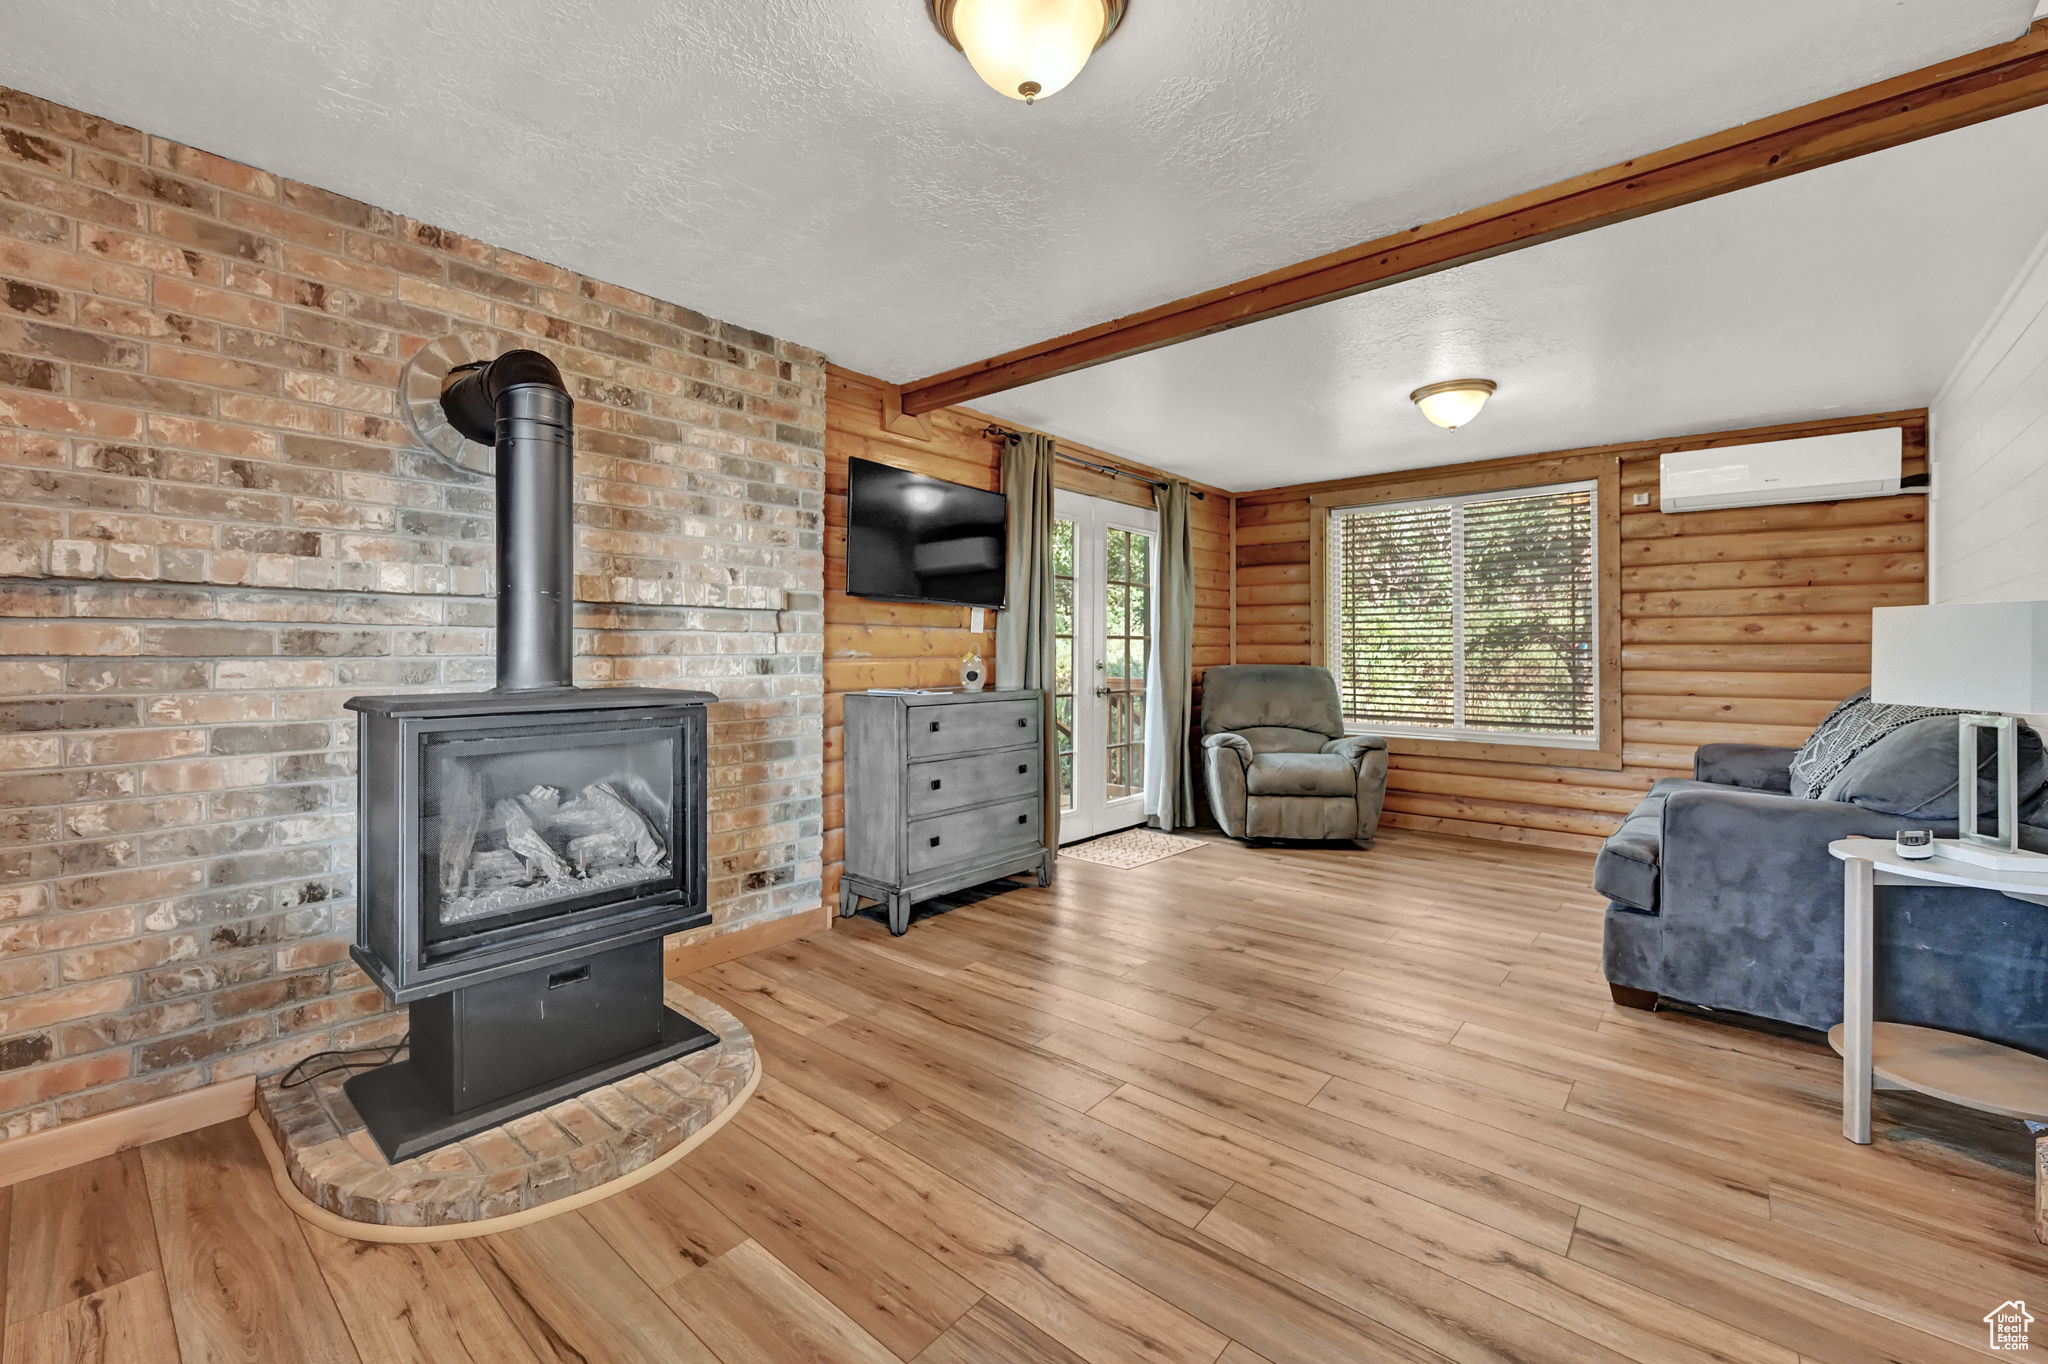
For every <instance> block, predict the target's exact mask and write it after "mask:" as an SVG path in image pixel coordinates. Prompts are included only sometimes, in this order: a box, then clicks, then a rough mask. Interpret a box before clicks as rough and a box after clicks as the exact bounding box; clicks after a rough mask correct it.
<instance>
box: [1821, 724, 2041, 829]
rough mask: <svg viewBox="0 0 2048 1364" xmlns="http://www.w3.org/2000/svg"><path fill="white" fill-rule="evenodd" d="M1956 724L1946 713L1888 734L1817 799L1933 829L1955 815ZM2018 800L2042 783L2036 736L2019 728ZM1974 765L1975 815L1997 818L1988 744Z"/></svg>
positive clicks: (2024, 727)
mask: <svg viewBox="0 0 2048 1364" xmlns="http://www.w3.org/2000/svg"><path fill="white" fill-rule="evenodd" d="M1956 733H1957V731H1956V721H1955V717H1954V715H1952V714H1941V715H1928V716H1923V717H1921V718H1920V719H1918V720H1914V721H1912V722H1911V723H1909V724H1905V725H1902V726H1900V727H1898V728H1897V729H1894V730H1892V731H1891V732H1890V733H1888V734H1886V735H1885V736H1884V737H1883V738H1881V739H1879V740H1878V741H1877V742H1876V743H1873V744H1871V745H1870V746H1869V747H1868V748H1865V749H1864V750H1863V751H1862V752H1861V753H1859V754H1857V755H1856V756H1855V757H1854V758H1851V759H1850V760H1849V764H1848V766H1846V767H1844V768H1843V769H1842V771H1841V773H1840V774H1839V775H1838V776H1836V778H1835V779H1834V780H1833V781H1831V782H1829V783H1828V785H1827V786H1826V787H1825V788H1824V789H1823V790H1822V791H1821V793H1820V799H1822V800H1843V801H1848V802H1849V803H1850V804H1852V805H1860V806H1862V807H1863V808H1864V809H1866V810H1877V811H1880V812H1881V813H1884V814H1888V815H1902V816H1905V817H1907V818H1910V819H1924V820H1927V821H1928V822H1930V823H1935V824H1953V823H1955V822H1956V820H1958V819H1959V818H1960V817H1961V815H1960V811H1961V809H1962V806H1961V803H1960V802H1959V801H1958V800H1957V799H1956ZM2017 746H2018V750H2019V798H2020V800H2021V802H2023V803H2026V802H2029V801H2031V800H2032V798H2033V797H2034V796H2035V795H2036V794H2037V793H2039V791H2040V790H2041V788H2042V785H2043V784H2044V783H2048V761H2044V759H2043V756H2042V752H2041V736H2040V735H2039V734H2038V733H2036V732H2035V731H2034V727H2033V726H2032V725H2029V724H2026V723H2024V722H2022V723H2021V725H2020V727H2019V736H2018V745H2017ZM1985 749H1986V751H1985V755H1984V758H1983V760H1982V761H1981V762H1980V763H1979V765H1978V786H1977V790H1978V799H1977V805H1978V813H1979V814H1980V815H1982V816H1985V817H1987V818H1988V817H1992V816H1995V815H1996V814H1997V813H1998V792H1997V788H1996V786H1995V785H1994V784H1993V783H1994V781H1995V774H1996V772H1997V758H1996V755H1995V752H1994V751H1993V750H1992V749H1991V747H1990V745H1988V744H1987V745H1985Z"/></svg>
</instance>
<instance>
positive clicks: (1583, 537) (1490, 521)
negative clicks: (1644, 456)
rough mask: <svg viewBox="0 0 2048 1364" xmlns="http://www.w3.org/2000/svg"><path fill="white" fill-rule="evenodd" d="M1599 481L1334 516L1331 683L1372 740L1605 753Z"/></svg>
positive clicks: (1343, 510) (1329, 550)
mask: <svg viewBox="0 0 2048 1364" xmlns="http://www.w3.org/2000/svg"><path fill="white" fill-rule="evenodd" d="M1594 513H1595V508H1594V485H1593V484H1591V483H1572V484H1561V485H1557V486H1553V487H1547V488H1522V489H1517V490H1515V491H1513V492H1507V493H1500V492H1492V493H1473V494H1469V495H1467V496H1464V497H1453V498H1443V499H1435V500H1430V501H1420V502H1400V503H1379V504H1373V505H1368V506H1359V507H1335V508H1332V509H1331V510H1330V513H1329V523H1328V536H1329V540H1328V543H1327V545H1326V546H1325V549H1326V553H1325V555H1324V564H1325V567H1326V569H1327V571H1328V573H1329V582H1328V584H1327V588H1328V591H1327V595H1326V597H1325V602H1326V605H1327V608H1328V612H1329V615H1328V619H1327V621H1326V639H1327V640H1328V642H1329V661H1330V668H1331V671H1332V672H1334V673H1335V674H1336V675H1337V686H1338V691H1339V693H1340V695H1341V697H1342V700H1343V705H1344V718H1345V719H1346V720H1347V721H1349V722H1351V723H1352V724H1354V725H1357V726H1358V727H1360V728H1369V729H1381V730H1391V731H1396V732H1399V731H1407V732H1410V733H1415V734H1424V735H1430V736H1434V737H1442V738H1467V737H1469V738H1475V739H1495V740H1501V739H1505V740H1525V741H1540V742H1544V743H1554V744H1565V745H1571V744H1584V745H1593V744H1597V743H1598V741H1599V729H1600V696H1599V689H1600V679H1599V666H1598V661H1597V660H1598V658H1599V649H1598V641H1597V639H1596V638H1595V634H1596V630H1597V625H1596V622H1597V620H1598V616H1597V614H1596V612H1597V606H1596V594H1597V574H1596V565H1595V562H1594V557H1595V551H1594V545H1595V539H1594V536H1595V528H1594V519H1595V518H1594Z"/></svg>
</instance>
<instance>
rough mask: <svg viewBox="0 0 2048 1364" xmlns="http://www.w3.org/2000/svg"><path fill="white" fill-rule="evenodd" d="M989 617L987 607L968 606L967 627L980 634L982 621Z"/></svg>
mask: <svg viewBox="0 0 2048 1364" xmlns="http://www.w3.org/2000/svg"><path fill="white" fill-rule="evenodd" d="M987 618H988V612H987V610H986V609H985V608H983V607H979V606H970V607H968V608H967V628H968V629H970V630H972V631H973V632H974V633H975V634H977V635H978V634H980V633H981V623H982V621H984V620H986V619H987Z"/></svg>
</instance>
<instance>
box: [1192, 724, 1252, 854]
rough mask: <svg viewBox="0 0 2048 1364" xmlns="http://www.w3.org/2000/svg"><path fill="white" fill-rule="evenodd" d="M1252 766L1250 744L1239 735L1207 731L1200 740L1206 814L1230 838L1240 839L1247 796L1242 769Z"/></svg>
mask: <svg viewBox="0 0 2048 1364" xmlns="http://www.w3.org/2000/svg"><path fill="white" fill-rule="evenodd" d="M1251 765H1252V743H1251V740H1249V739H1247V738H1245V737H1244V735H1242V734H1229V733H1224V734H1210V735H1207V736H1205V737H1204V738H1203V740H1202V784H1203V786H1204V787H1205V788H1206V789H1207V791H1208V795H1209V813H1210V814H1212V815H1214V816H1215V818H1216V823H1217V825H1218V826H1219V827H1220V828H1221V829H1222V830H1223V832H1224V833H1226V834H1229V835H1230V836H1231V837H1232V838H1243V837H1244V830H1245V814H1246V806H1247V797H1246V794H1245V781H1244V778H1245V772H1246V771H1247V770H1248V769H1249V768H1250V767H1251Z"/></svg>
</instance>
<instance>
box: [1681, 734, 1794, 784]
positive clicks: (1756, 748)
mask: <svg viewBox="0 0 2048 1364" xmlns="http://www.w3.org/2000/svg"><path fill="white" fill-rule="evenodd" d="M1798 753H1799V750H1798V749H1796V748H1776V747H1773V746H1771V745H1769V744H1701V745H1700V746H1699V749H1698V751H1697V752H1695V753H1694V754H1693V757H1692V775H1693V778H1694V780H1696V781H1710V782H1715V783H1717V784H1719V785H1721V786H1741V787H1747V788H1748V789H1750V790H1753V791H1783V792H1788V793H1789V792H1790V791H1791V790H1792V759H1793V758H1794V757H1796V756H1797V755H1798Z"/></svg>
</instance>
